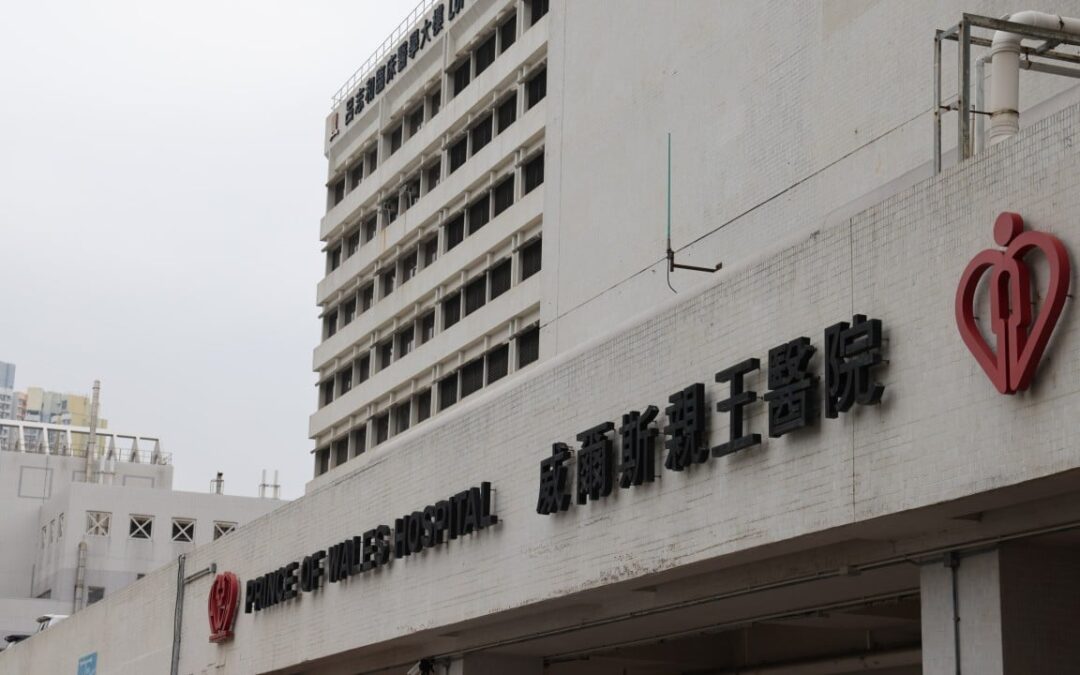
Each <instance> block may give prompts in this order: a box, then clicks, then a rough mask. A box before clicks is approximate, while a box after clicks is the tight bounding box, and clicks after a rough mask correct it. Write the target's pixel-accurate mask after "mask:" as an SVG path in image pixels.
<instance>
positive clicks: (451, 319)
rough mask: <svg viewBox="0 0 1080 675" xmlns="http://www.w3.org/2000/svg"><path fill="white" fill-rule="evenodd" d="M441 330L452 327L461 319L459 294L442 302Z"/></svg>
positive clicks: (456, 293) (455, 293)
mask: <svg viewBox="0 0 1080 675" xmlns="http://www.w3.org/2000/svg"><path fill="white" fill-rule="evenodd" d="M442 317H443V322H442V325H443V330H446V329H447V328H449V327H450V326H453V325H454V324H455V323H457V322H458V321H459V320H460V319H461V293H458V292H456V291H455V292H454V294H453V295H451V296H450V297H448V298H446V299H445V300H443V301H442Z"/></svg>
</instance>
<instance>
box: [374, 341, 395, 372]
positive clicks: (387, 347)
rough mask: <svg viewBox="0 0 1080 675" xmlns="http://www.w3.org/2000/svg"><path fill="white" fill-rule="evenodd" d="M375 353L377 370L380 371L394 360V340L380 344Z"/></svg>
mask: <svg viewBox="0 0 1080 675" xmlns="http://www.w3.org/2000/svg"><path fill="white" fill-rule="evenodd" d="M376 351H377V352H378V353H379V370H382V369H384V368H386V367H387V366H389V365H390V364H391V363H392V362H393V360H394V338H390V339H389V340H386V341H385V342H383V343H381V344H380V345H379V346H378V347H377V348H376Z"/></svg>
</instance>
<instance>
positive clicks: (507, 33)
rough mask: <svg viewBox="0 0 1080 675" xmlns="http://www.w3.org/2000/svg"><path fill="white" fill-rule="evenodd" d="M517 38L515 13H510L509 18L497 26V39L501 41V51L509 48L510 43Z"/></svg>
mask: <svg viewBox="0 0 1080 675" xmlns="http://www.w3.org/2000/svg"><path fill="white" fill-rule="evenodd" d="M516 39H517V14H511V15H510V18H509V19H507V20H506V21H504V22H503V25H501V26H499V41H500V42H501V43H502V45H501V46H500V49H501V51H500V52H499V53H500V54H501V53H502V52H505V51H506V50H507V49H509V48H510V45H512V44H514V40H516Z"/></svg>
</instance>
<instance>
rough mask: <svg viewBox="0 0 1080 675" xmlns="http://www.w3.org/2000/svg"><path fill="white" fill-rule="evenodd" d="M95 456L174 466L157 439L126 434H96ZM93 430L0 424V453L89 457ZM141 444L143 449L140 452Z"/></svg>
mask: <svg viewBox="0 0 1080 675" xmlns="http://www.w3.org/2000/svg"><path fill="white" fill-rule="evenodd" d="M97 436H98V438H97V443H96V447H97V449H96V452H95V453H94V454H95V456H97V457H99V458H103V459H113V460H115V461H118V462H132V463H140V464H172V453H170V452H162V451H161V441H160V439H158V438H157V437H154V436H143V435H139V434H123V433H118V432H114V431H111V430H108V429H102V430H99V431H98V432H97ZM89 439H90V429H89V428H88V427H73V426H67V425H63V424H47V423H44V422H26V421H22V420H0V451H2V452H22V453H27V454H42V455H56V456H60V457H86V449H87V446H88V445H89ZM140 443H141V444H142V445H143V446H144V447H147V446H148V447H150V448H152V449H149V450H147V449H143V448H140V447H139V445H140Z"/></svg>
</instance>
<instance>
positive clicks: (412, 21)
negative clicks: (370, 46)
mask: <svg viewBox="0 0 1080 675" xmlns="http://www.w3.org/2000/svg"><path fill="white" fill-rule="evenodd" d="M439 2H441V0H420V4H418V5H417V6H416V7H415V8H414V9H413V10H412V11H411V12H409V15H408V16H407V17H405V20H404V21H402V22H401V23H400V24H398V27H397V28H395V29H394V32H392V33H390V37H388V38H386V40H384V41H383V43H382V44H381V45H379V47H378V48H377V49H376V50H375V52H374V53H373V54H372V55H371V56H369V57H368V59H367V60H366V61H364V64H363V65H362V66H360V67H359V68H357V69H356V72H354V73H353V74H352V76H350V77H349V79H348V80H345V84H343V85H341V88H340V89H338V90H337V92H335V93H334V96H333V98H332V99H331V103H330V110H331V112H332V111H333V110H334V109H336V108H337V107H338V106H339V105H341V102H342V101H344V100H345V99H346V98H348V96H349V95H350V94H351V93H352V91H353V89H355V88H356V87H357V85H358V84H360V82H363V81H364V80H366V79H367V77H368V75H369V74H371V73H372V72H374V71H375V67H376V66H378V65H379V62H381V61H382V60H383V58H385V57H387V56H389V54H390V52H391V50H394V49H397V48H398V45H400V44H401V41H402V40H403V39H404V38H405V37H406V36H407V35H408V34H409V29H411V28H412V27H413V26H415V25H417V24H419V23H420V20H421V19H423V18H424V16H425V15H426V14H427V12H428V10H429V9H431V8H432V7H434V6H435V5H436V4H438V3H439Z"/></svg>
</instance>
